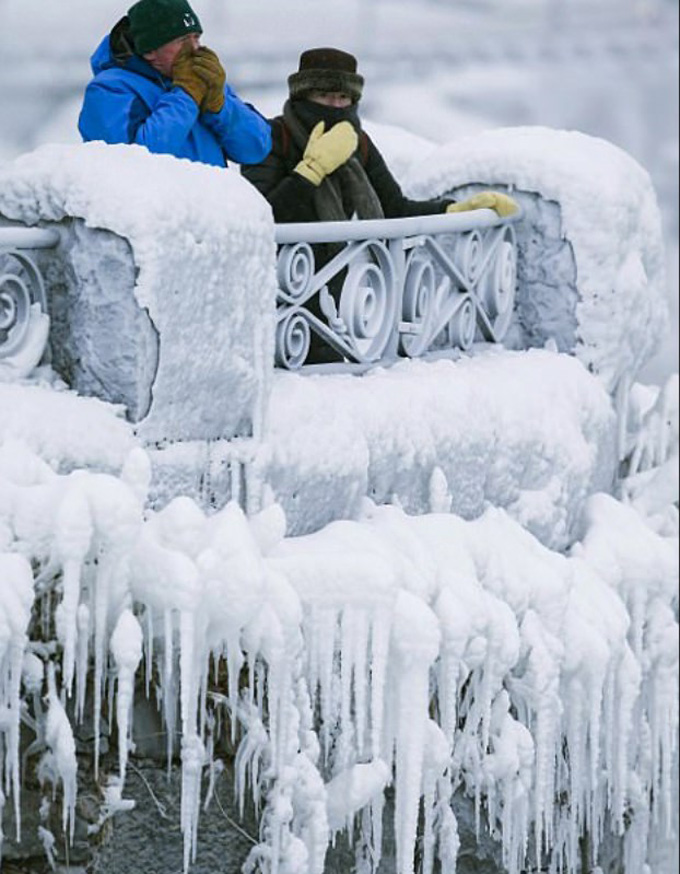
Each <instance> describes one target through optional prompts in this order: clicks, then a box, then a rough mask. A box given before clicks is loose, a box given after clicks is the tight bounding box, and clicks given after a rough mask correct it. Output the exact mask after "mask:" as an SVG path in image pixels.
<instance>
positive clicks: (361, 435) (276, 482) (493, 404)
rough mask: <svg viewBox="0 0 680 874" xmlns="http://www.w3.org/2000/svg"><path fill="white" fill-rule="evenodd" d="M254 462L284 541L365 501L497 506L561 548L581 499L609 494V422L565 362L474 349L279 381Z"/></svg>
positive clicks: (464, 512)
mask: <svg viewBox="0 0 680 874" xmlns="http://www.w3.org/2000/svg"><path fill="white" fill-rule="evenodd" d="M509 397H512V399H513V401H512V403H511V404H509V403H508V398H509ZM256 467H257V470H258V476H257V477H256V479H257V480H258V481H260V482H265V483H267V484H268V487H269V488H270V489H271V490H272V492H273V495H274V497H275V499H276V500H277V501H278V502H279V503H280V504H281V506H282V507H283V508H284V510H285V513H286V519H287V523H288V532H289V533H290V534H304V533H308V532H310V531H313V530H316V529H318V528H321V527H322V526H323V525H324V524H327V523H328V522H331V521H333V520H334V519H341V518H344V519H348V518H350V519H351V518H356V517H357V515H358V514H359V513H360V510H361V504H362V500H363V498H364V496H368V497H370V498H371V499H372V500H374V501H375V502H376V503H378V504H385V503H387V504H389V503H392V502H394V503H397V504H398V505H400V506H402V507H403V508H404V510H405V511H406V512H407V513H411V514H422V513H428V512H447V513H448V512H452V513H455V514H456V515H458V516H462V517H463V518H466V519H473V518H476V517H478V516H479V515H481V513H482V512H483V511H484V509H485V508H486V507H488V506H495V507H503V508H505V509H506V510H507V511H508V513H509V514H510V515H511V516H513V517H514V518H515V519H516V520H517V521H519V522H520V523H521V524H522V525H523V526H524V527H526V528H528V529H529V530H530V531H531V532H532V533H533V534H534V535H535V536H536V537H537V538H538V539H539V540H540V541H541V542H543V543H544V544H546V545H547V546H549V547H550V548H552V549H564V548H565V547H566V546H567V545H568V544H569V543H571V542H573V540H574V538H575V537H576V536H578V533H579V528H578V526H579V520H580V517H581V512H582V509H583V505H584V502H585V501H586V499H587V498H588V496H589V495H591V494H593V493H595V492H598V491H605V492H609V491H611V489H612V486H613V483H614V481H615V478H616V471H617V467H618V454H617V419H616V415H615V412H614V408H613V405H612V403H611V398H610V396H609V395H608V394H607V392H606V390H605V389H604V387H603V386H602V384H601V383H600V382H599V380H596V379H594V378H593V377H592V376H591V375H590V374H589V373H588V372H587V371H586V370H585V368H584V367H583V366H582V365H581V363H580V362H579V361H578V360H576V359H575V358H574V357H573V356H569V355H564V354H557V353H556V352H551V351H547V350H539V349H534V350H530V351H525V352H515V351H508V350H505V349H502V348H501V347H497V346H493V345H490V344H482V345H480V346H477V347H475V348H474V349H473V350H472V354H471V355H469V356H465V357H462V358H460V359H458V360H457V361H451V360H447V359H442V360H439V361H410V362H400V363H398V364H396V365H394V366H393V367H390V368H388V369H377V370H374V371H371V372H370V373H367V374H364V375H363V376H362V377H361V378H358V377H356V376H351V375H348V374H345V375H343V374H336V375H321V374H317V375H313V376H303V375H300V374H294V373H286V372H279V373H277V375H276V377H275V379H274V385H273V391H272V399H271V404H270V407H269V415H268V439H267V445H266V447H264V448H263V452H262V453H261V454H260V456H259V457H258V460H257V464H256Z"/></svg>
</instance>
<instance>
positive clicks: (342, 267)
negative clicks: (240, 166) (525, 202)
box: [275, 209, 520, 370]
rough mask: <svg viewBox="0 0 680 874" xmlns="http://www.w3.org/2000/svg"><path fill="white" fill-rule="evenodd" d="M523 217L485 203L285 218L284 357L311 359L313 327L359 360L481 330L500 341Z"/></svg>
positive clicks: (280, 232)
mask: <svg viewBox="0 0 680 874" xmlns="http://www.w3.org/2000/svg"><path fill="white" fill-rule="evenodd" d="M519 217H520V216H519V213H518V214H516V215H515V216H512V217H511V218H509V219H508V218H505V219H501V218H499V217H498V216H497V215H496V213H495V212H493V211H492V210H486V209H485V210H477V211H475V212H470V213H465V214H462V215H461V214H458V215H434V216H414V217H408V218H397V219H373V220H365V221H347V222H319V223H309V222H301V223H292V224H282V225H278V226H277V227H276V231H275V238H276V242H277V243H278V244H279V251H278V259H277V269H278V279H279V285H280V290H279V294H278V298H277V325H276V363H277V365H278V366H280V367H284V368H287V369H291V370H295V369H298V368H300V367H302V366H304V365H305V362H306V360H307V358H308V355H309V351H310V347H311V346H312V338H313V335H314V336H315V338H317V343H318V342H319V341H320V343H321V345H323V346H326V347H330V348H331V349H332V350H334V351H335V353H337V357H339V358H341V359H345V361H347V362H351V363H354V364H359V365H370V364H372V363H375V362H378V361H385V360H388V361H389V360H393V359H395V358H396V357H397V356H404V357H408V358H417V357H420V356H422V355H424V354H426V353H427V352H430V351H434V350H444V349H456V348H458V349H463V350H467V349H469V348H470V347H471V346H472V343H473V342H474V341H475V338H476V337H477V336H481V338H483V339H484V340H486V341H488V342H493V343H497V342H501V341H502V340H503V337H504V336H505V333H506V331H507V330H508V327H509V325H510V320H511V317H512V312H513V304H514V298H515V288H516V284H517V252H516V241H515V233H514V229H513V227H512V225H511V222H513V221H516V220H517V219H518V218H519ZM319 244H321V257H320V258H319V257H318V256H319V249H318V246H319ZM331 247H332V249H331ZM329 249H331V251H332V252H333V255H332V257H331V258H330V260H328V259H327V258H326V257H325V255H327V254H328V253H329ZM318 261H321V262H322V263H320V264H319V263H317V262H318ZM324 262H325V263H324ZM330 289H332V290H333V291H331V290H330ZM322 354H323V353H322ZM311 363H315V362H314V361H312V362H311ZM333 366H334V367H335V368H337V366H338V365H337V364H335V363H334V364H333Z"/></svg>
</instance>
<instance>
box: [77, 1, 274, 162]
mask: <svg viewBox="0 0 680 874" xmlns="http://www.w3.org/2000/svg"><path fill="white" fill-rule="evenodd" d="M201 33H202V29H201V24H200V22H199V20H198V16H197V15H196V13H195V12H194V11H193V9H192V8H191V6H189V4H188V3H187V2H186V0H139V2H138V3H135V4H134V6H132V7H131V8H130V9H129V10H128V14H127V15H126V16H124V17H123V18H121V20H120V21H119V22H118V23H117V24H116V25H115V27H114V28H113V30H112V31H111V33H110V34H109V35H108V36H106V37H104V39H103V40H102V42H101V43H100V45H99V47H98V48H97V50H96V51H95V53H94V54H93V55H92V59H91V62H92V70H93V73H94V78H93V79H92V81H91V82H90V83H89V85H88V86H87V88H86V90H85V97H84V100H83V108H82V110H81V112H80V118H79V120H78V129H79V131H80V133H81V135H82V137H83V140H85V141H86V142H87V141H89V140H104V142H107V143H137V144H139V145H142V146H146V148H147V149H149V151H151V152H159V153H164V154H170V155H175V156H176V157H177V158H188V159H189V160H191V161H200V162H202V163H204V164H213V165H216V166H221V167H224V166H225V164H226V162H227V159H231V160H233V161H236V162H238V163H247V164H252V163H257V162H259V161H263V160H264V159H265V158H266V157H267V155H268V154H269V150H270V148H271V132H270V127H269V124H268V122H267V121H266V119H264V118H263V117H262V116H261V115H260V114H259V112H257V110H256V109H254V108H253V107H252V106H250V105H249V104H246V103H243V102H242V101H241V100H240V99H239V98H238V97H237V96H236V94H235V93H234V92H233V91H232V90H231V88H230V87H229V85H227V84H226V76H225V73H224V69H223V68H222V64H221V63H220V61H219V58H218V57H217V55H216V54H215V52H213V51H211V50H210V49H209V48H206V47H205V46H201V44H200V35H201Z"/></svg>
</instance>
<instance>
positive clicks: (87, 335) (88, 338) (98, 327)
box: [37, 219, 159, 422]
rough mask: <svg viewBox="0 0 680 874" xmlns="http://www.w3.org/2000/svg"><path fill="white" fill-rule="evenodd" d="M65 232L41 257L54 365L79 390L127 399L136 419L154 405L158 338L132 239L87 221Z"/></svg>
mask: <svg viewBox="0 0 680 874" xmlns="http://www.w3.org/2000/svg"><path fill="white" fill-rule="evenodd" d="M59 231H60V243H59V246H58V247H57V249H56V250H48V251H47V252H43V253H40V255H39V256H38V259H37V262H38V265H39V267H40V268H41V269H42V273H43V276H44V280H45V284H46V286H47V288H48V289H49V318H50V332H49V342H50V360H51V364H52V367H53V368H54V370H56V371H57V372H58V373H59V374H60V375H61V376H62V378H63V379H64V380H65V382H67V383H68V385H70V386H71V388H72V389H73V390H74V391H77V392H78V393H79V394H82V395H90V396H91V395H94V396H96V397H99V398H101V399H102V400H105V401H109V402H111V403H114V404H121V405H122V406H124V407H125V409H126V411H127V415H128V418H129V419H130V420H131V421H133V422H138V421H139V420H140V419H142V418H144V416H145V415H146V414H147V413H148V411H149V408H150V406H151V402H152V390H153V384H154V379H155V377H156V370H157V368H158V353H159V335H158V331H157V330H156V329H155V328H154V325H153V322H152V321H151V319H150V318H149V313H148V311H147V310H146V309H144V308H142V307H141V306H140V305H139V303H138V302H137V299H136V297H135V294H134V286H135V274H136V266H135V262H134V258H133V253H132V249H131V247H130V244H129V243H128V241H127V240H124V239H123V238H122V237H119V236H118V235H116V234H114V233H112V232H111V231H106V230H100V229H94V228H90V227H87V226H86V225H85V224H84V222H83V220H82V219H74V220H69V221H67V222H65V223H63V224H60V225H59Z"/></svg>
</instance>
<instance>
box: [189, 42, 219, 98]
mask: <svg viewBox="0 0 680 874" xmlns="http://www.w3.org/2000/svg"><path fill="white" fill-rule="evenodd" d="M193 61H194V71H195V72H196V73H197V74H198V75H199V76H200V77H201V79H203V81H204V82H205V84H206V88H207V90H206V94H205V97H204V99H203V103H202V104H201V110H202V111H203V112H219V111H220V109H222V107H223V106H224V85H225V83H226V81H227V74H226V73H225V72H224V67H223V66H222V64H221V63H220V59H219V58H218V57H217V55H216V54H215V52H213V51H212V50H211V49H209V48H207V47H206V46H201V47H200V48H198V49H196V51H195V52H194V55H193Z"/></svg>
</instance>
